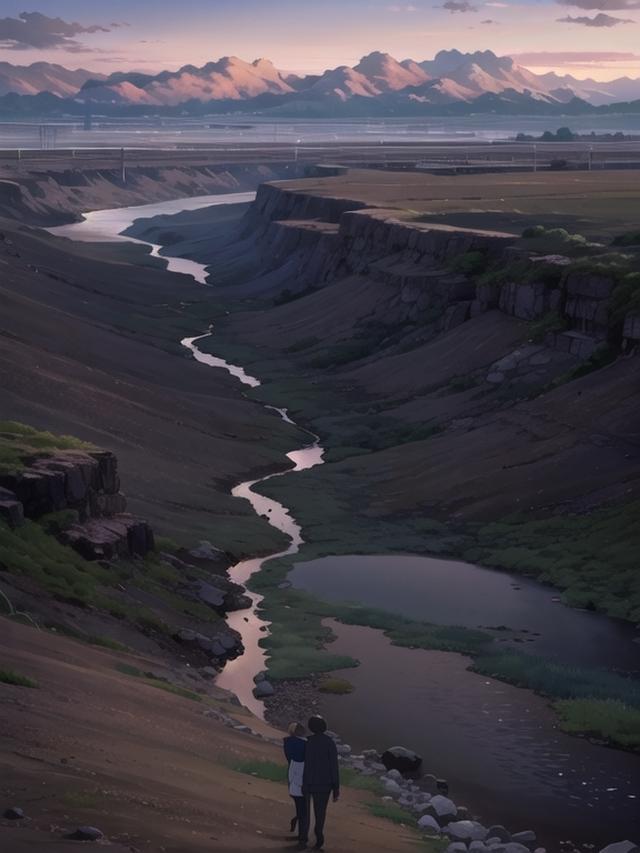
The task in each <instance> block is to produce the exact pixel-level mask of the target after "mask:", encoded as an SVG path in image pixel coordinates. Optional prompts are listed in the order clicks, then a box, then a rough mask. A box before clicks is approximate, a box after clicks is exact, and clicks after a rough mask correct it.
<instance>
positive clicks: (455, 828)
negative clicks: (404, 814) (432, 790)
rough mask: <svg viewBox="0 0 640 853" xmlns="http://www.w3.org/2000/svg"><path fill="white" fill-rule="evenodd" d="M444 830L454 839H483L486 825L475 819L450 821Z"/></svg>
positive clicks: (485, 833)
mask: <svg viewBox="0 0 640 853" xmlns="http://www.w3.org/2000/svg"><path fill="white" fill-rule="evenodd" d="M431 802H432V803H433V800H432V801H431ZM445 832H446V833H447V835H448V836H449V837H450V838H453V839H454V840H455V841H484V839H485V838H486V837H487V829H486V827H484V826H483V825H482V824H481V823H478V822H477V821H475V820H456V821H452V822H451V823H449V824H447V828H446V830H445Z"/></svg>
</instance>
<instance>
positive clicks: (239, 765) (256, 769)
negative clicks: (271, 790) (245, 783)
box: [229, 758, 288, 782]
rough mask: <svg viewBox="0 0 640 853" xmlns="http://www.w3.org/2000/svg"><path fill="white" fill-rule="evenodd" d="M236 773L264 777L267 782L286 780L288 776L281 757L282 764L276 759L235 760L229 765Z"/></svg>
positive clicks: (257, 777) (285, 764) (284, 762)
mask: <svg viewBox="0 0 640 853" xmlns="http://www.w3.org/2000/svg"><path fill="white" fill-rule="evenodd" d="M229 766H230V768H231V769H232V770H235V771H236V773H244V774H245V776H255V777H256V779H264V780H265V781H267V782H286V781H287V778H288V768H287V763H286V761H285V760H284V758H283V761H282V764H278V763H277V762H276V761H259V760H255V761H235V762H232V763H231V764H230V765H229Z"/></svg>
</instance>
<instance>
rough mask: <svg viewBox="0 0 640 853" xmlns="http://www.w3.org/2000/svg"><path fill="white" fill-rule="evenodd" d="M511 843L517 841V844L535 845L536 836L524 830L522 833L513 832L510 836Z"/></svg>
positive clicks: (531, 831)
mask: <svg viewBox="0 0 640 853" xmlns="http://www.w3.org/2000/svg"><path fill="white" fill-rule="evenodd" d="M511 840H512V841H517V842H518V843H519V844H526V845H527V846H528V845H529V844H535V843H536V841H537V838H536V834H535V832H533V830H531V829H526V830H524V832H514V833H513V835H512V836H511Z"/></svg>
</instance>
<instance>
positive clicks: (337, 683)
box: [318, 678, 354, 696]
mask: <svg viewBox="0 0 640 853" xmlns="http://www.w3.org/2000/svg"><path fill="white" fill-rule="evenodd" d="M318 690H319V691H320V693H332V694H334V695H335V696H345V695H346V694H347V693H353V691H354V686H353V684H352V683H351V682H350V681H347V679H346V678H323V679H322V680H321V681H320V683H319V684H318Z"/></svg>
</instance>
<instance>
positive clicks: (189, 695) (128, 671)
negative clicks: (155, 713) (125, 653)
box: [116, 663, 202, 702]
mask: <svg viewBox="0 0 640 853" xmlns="http://www.w3.org/2000/svg"><path fill="white" fill-rule="evenodd" d="M116 669H117V670H118V672H121V673H122V674H123V675H129V676H131V677H132V678H141V679H144V683H145V684H148V685H149V686H150V687H156V688H157V689H158V690H164V691H165V692H166V693H173V694H174V695H175V696H181V697H182V698H183V699H190V700H191V701H192V702H202V696H201V695H200V694H199V693H196V692H195V691H194V690H188V689H187V688H186V687H180V686H179V685H177V684H172V683H171V682H170V681H167V680H166V679H164V678H158V676H157V675H156V674H155V673H153V672H143V671H142V670H141V669H138V667H136V666H132V665H131V664H128V663H118V664H117V665H116Z"/></svg>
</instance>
